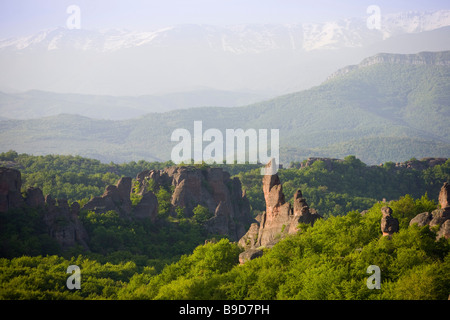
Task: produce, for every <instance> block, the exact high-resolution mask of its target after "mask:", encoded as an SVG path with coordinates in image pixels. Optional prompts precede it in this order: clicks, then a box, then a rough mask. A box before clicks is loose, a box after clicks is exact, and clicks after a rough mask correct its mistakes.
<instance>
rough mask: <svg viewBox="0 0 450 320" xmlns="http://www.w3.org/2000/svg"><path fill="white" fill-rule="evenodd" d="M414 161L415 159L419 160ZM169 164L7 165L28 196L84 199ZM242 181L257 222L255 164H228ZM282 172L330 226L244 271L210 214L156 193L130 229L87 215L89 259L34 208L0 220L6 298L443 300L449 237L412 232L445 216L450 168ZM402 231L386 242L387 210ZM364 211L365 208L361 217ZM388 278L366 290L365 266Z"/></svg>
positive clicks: (69, 161)
mask: <svg viewBox="0 0 450 320" xmlns="http://www.w3.org/2000/svg"><path fill="white" fill-rule="evenodd" d="M411 161H418V162H420V160H416V159H411ZM171 165H173V164H172V163H170V162H166V163H158V162H146V161H138V162H129V163H123V164H115V163H110V164H104V163H101V162H99V161H97V160H93V159H87V158H83V157H78V156H63V155H48V156H32V155H27V154H18V153H17V152H14V151H9V152H5V153H2V154H0V166H8V167H14V168H17V169H19V170H20V171H21V173H22V188H23V190H25V189H26V188H28V187H30V186H33V187H39V188H41V189H42V190H43V192H44V194H51V195H52V196H53V197H54V198H65V199H68V200H69V202H71V201H79V202H80V203H81V204H82V203H85V202H86V201H88V200H89V199H90V198H91V197H93V196H98V195H101V194H102V193H103V191H104V189H105V187H106V186H107V185H109V184H115V183H116V182H117V180H118V179H120V177H122V176H130V177H133V178H134V177H135V176H136V175H137V173H139V172H141V171H143V170H148V169H161V168H164V167H166V166H171ZM223 166H224V168H225V169H226V170H228V171H229V172H230V173H231V174H232V175H233V176H236V177H238V178H239V179H240V180H241V182H242V185H243V188H244V190H245V192H246V195H247V197H248V199H249V201H250V205H251V208H252V213H253V215H254V216H256V214H258V213H259V212H261V211H263V210H264V209H265V203H264V195H263V193H262V185H261V175H260V174H259V168H258V166H256V165H234V166H225V165H223ZM300 167H301V162H292V163H291V164H290V165H289V166H288V167H287V168H285V169H280V170H279V172H278V175H279V177H280V180H281V182H282V184H283V192H284V194H285V195H286V200H287V201H291V200H292V199H291V198H292V196H293V194H294V192H295V190H296V189H297V188H300V189H301V190H302V192H303V196H304V197H305V198H306V199H307V201H308V204H309V206H310V207H312V208H315V209H316V210H317V211H318V212H319V214H321V215H322V216H323V217H324V219H321V220H318V221H317V222H316V223H315V224H314V226H310V225H301V226H300V232H299V233H297V234H295V235H290V236H288V237H287V238H285V239H283V240H281V241H279V242H278V243H277V244H276V245H275V246H273V247H272V248H270V249H264V250H265V252H264V255H263V256H262V257H260V258H257V259H254V260H251V261H248V262H246V263H245V264H239V254H240V253H241V252H242V250H243V249H242V248H240V247H239V246H238V244H237V243H235V242H232V241H230V240H229V239H228V238H226V237H223V236H222V237H219V236H217V235H211V234H207V233H206V232H205V229H204V228H203V227H202V225H203V223H204V221H205V219H207V218H208V213H207V212H204V210H202V208H198V210H195V214H194V216H193V217H191V218H185V217H183V216H181V215H180V216H177V217H172V216H170V215H168V214H166V211H165V210H166V209H167V205H169V204H170V196H171V192H172V190H170V189H167V190H166V189H162V188H161V189H160V190H159V191H158V192H157V194H156V195H157V198H158V202H159V203H160V209H159V212H158V219H157V220H156V221H155V222H151V221H146V220H144V221H139V222H137V221H130V220H126V219H122V218H120V216H119V215H118V214H117V213H116V212H114V211H109V212H106V213H104V214H96V213H94V212H90V211H81V213H80V220H81V221H82V223H83V225H84V226H85V228H86V230H87V232H88V234H89V248H90V251H85V250H84V249H83V248H81V247H74V248H71V249H70V250H68V251H63V250H61V248H59V246H58V244H57V243H56V241H55V240H54V239H52V238H51V237H50V236H49V235H48V234H47V233H46V231H45V227H44V225H43V222H42V219H41V217H42V212H40V211H39V210H38V209H13V210H9V211H8V212H6V213H0V242H1V246H0V278H1V280H0V299H14V300H15V299H69V300H72V299H127V300H128V299H133V300H134V299H206V300H209V299H237V300H242V299H255V300H259V299H263V300H273V299H282V300H285V299H286V300H287V299H307V300H308V299H312V300H322V299H324V300H329V299H349V300H366V299H368V300H378V299H382V300H391V299H401V300H403V299H421V300H423V299H425V300H435V299H447V298H448V296H449V293H450V272H449V271H450V257H449V252H450V251H449V249H450V243H449V240H447V239H445V238H441V239H439V240H438V241H436V232H437V229H436V228H429V227H428V226H425V227H418V226H417V225H412V226H409V221H410V220H411V219H412V218H413V217H415V216H416V215H417V214H419V213H422V212H431V211H433V210H435V209H437V208H438V207H439V205H438V202H437V198H438V194H439V190H440V188H441V186H442V184H443V182H446V181H450V161H447V162H445V163H444V164H442V165H436V166H434V167H430V168H427V169H424V170H415V169H409V168H400V167H396V166H395V164H394V163H385V164H383V165H381V166H367V165H365V164H364V163H363V162H361V161H360V160H359V159H357V158H356V157H354V156H347V157H345V159H343V160H342V161H336V162H333V166H332V168H331V169H330V168H328V167H327V166H326V164H325V163H324V162H323V161H316V162H314V163H313V164H312V165H311V166H308V167H303V168H300ZM383 199H385V201H386V202H387V203H388V204H389V207H391V208H392V210H393V217H395V218H397V219H398V220H399V225H400V231H399V232H398V233H395V234H393V236H392V237H383V236H382V234H381V230H380V220H381V217H382V213H381V207H382V206H385V205H386V203H385V202H383ZM361 211H364V213H363V214H361ZM70 265H77V266H79V267H80V269H81V289H79V290H77V289H75V290H70V289H68V288H67V286H66V281H67V278H68V276H69V274H67V272H66V270H67V268H68V267H69V266H70ZM370 265H377V266H379V267H380V270H381V289H379V290H378V289H369V288H368V287H367V285H366V281H367V279H368V277H369V276H370V274H368V273H367V271H366V270H367V268H368V267H369V266H370Z"/></svg>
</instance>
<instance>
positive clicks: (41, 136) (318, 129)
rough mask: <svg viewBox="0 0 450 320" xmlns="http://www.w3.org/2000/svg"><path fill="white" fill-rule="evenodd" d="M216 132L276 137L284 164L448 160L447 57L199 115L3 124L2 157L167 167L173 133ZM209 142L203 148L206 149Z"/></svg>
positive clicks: (381, 66) (411, 58) (388, 64)
mask: <svg viewBox="0 0 450 320" xmlns="http://www.w3.org/2000/svg"><path fill="white" fill-rule="evenodd" d="M195 120H202V121H203V131H204V130H206V129H208V128H217V129H219V130H221V131H222V132H223V133H224V132H225V129H233V128H243V129H247V128H254V129H279V130H280V144H281V150H280V159H281V161H282V162H284V163H286V162H288V161H292V160H303V159H305V158H306V157H309V156H328V157H335V158H343V157H345V156H346V155H349V154H353V155H356V156H357V157H358V158H360V159H361V160H363V161H364V162H365V163H368V164H374V163H381V162H386V161H404V160H407V159H410V158H412V157H416V158H422V157H431V156H434V157H450V139H449V136H450V135H449V133H450V131H449V126H448V123H450V51H444V52H422V53H418V54H414V55H412V54H408V55H402V54H378V55H375V56H372V57H369V58H366V59H364V60H362V61H361V63H360V64H359V65H356V66H348V67H346V68H344V69H341V70H339V71H337V72H334V73H333V75H332V76H331V77H330V78H329V79H328V80H327V81H325V82H324V83H323V84H321V85H319V86H316V87H313V88H311V89H308V90H303V91H299V92H296V93H292V94H287V95H283V96H279V97H277V98H274V99H270V100H267V101H264V102H260V103H255V104H251V105H248V106H243V107H234V108H220V107H202V108H191V109H184V110H174V111H170V112H165V113H149V114H146V115H144V116H141V117H139V118H136V119H129V120H121V121H110V120H95V119H90V118H86V117H82V116H78V115H67V114H65V115H58V116H51V117H45V118H39V119H30V120H6V121H1V122H0V150H1V151H7V150H10V149H14V150H16V151H18V152H27V153H32V154H48V153H58V154H79V155H82V156H88V157H92V158H97V159H100V160H102V161H106V162H109V161H115V162H121V161H131V160H136V161H137V160H140V159H145V160H162V161H163V160H169V159H170V153H171V150H172V148H173V147H174V146H175V145H176V143H175V142H171V141H170V137H171V133H172V132H173V130H175V129H176V128H185V129H187V130H189V131H190V132H193V124H194V121H195ZM206 144H207V143H204V146H205V145H206Z"/></svg>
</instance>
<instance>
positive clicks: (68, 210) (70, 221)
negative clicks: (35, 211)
mask: <svg viewBox="0 0 450 320" xmlns="http://www.w3.org/2000/svg"><path fill="white" fill-rule="evenodd" d="M45 204H46V211H45V214H44V222H45V224H46V225H47V227H48V231H49V233H50V236H51V237H52V238H54V239H56V240H57V241H58V243H59V244H60V245H61V247H62V248H63V249H67V248H70V247H73V246H75V245H76V244H80V245H82V246H83V247H84V248H85V249H88V245H87V240H88V234H87V232H86V230H85V228H84V227H83V225H82V223H81V222H80V220H79V219H78V214H79V213H80V205H79V204H78V202H74V203H72V204H71V205H70V206H69V204H68V203H67V200H65V199H57V200H54V199H53V198H52V197H51V196H50V195H47V196H46V197H45Z"/></svg>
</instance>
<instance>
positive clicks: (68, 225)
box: [0, 168, 88, 249]
mask: <svg viewBox="0 0 450 320" xmlns="http://www.w3.org/2000/svg"><path fill="white" fill-rule="evenodd" d="M21 181H22V180H21V174H20V171H18V170H16V169H11V168H0V211H2V212H6V211H7V210H9V209H15V208H24V209H26V208H34V209H39V210H40V211H41V212H42V214H43V215H42V216H43V221H44V222H45V225H46V226H47V231H48V233H49V234H50V236H51V237H52V238H54V239H55V240H56V241H57V242H58V243H59V244H60V245H61V247H62V248H63V249H67V248H69V247H73V246H75V245H77V244H80V245H82V246H84V247H85V248H86V249H87V248H88V247H87V244H86V242H87V238H88V236H87V232H86V230H85V229H84V227H83V225H82V224H81V222H80V220H79V219H78V213H79V211H80V205H79V204H78V202H74V203H72V205H71V206H69V205H68V203H67V200H63V199H58V200H54V199H53V198H52V197H51V196H50V195H47V196H46V197H45V199H44V196H43V194H42V191H41V190H40V189H39V188H28V189H27V190H26V192H25V197H24V198H23V197H22V194H21V192H20V189H21V186H22V182H21Z"/></svg>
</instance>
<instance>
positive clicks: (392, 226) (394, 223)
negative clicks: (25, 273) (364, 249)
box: [381, 207, 399, 236]
mask: <svg viewBox="0 0 450 320" xmlns="http://www.w3.org/2000/svg"><path fill="white" fill-rule="evenodd" d="M381 213H382V214H383V217H382V218H381V232H382V233H383V236H392V235H393V234H394V233H395V232H398V229H399V224H398V220H397V219H396V218H394V217H393V216H392V209H391V208H389V207H383V208H381Z"/></svg>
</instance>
